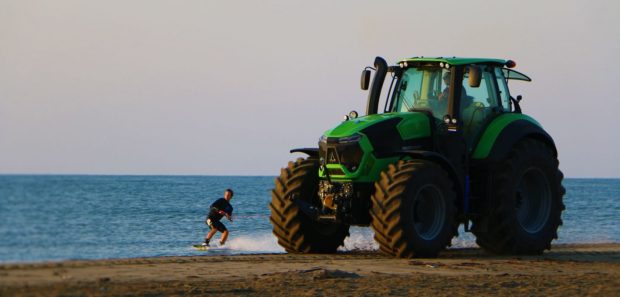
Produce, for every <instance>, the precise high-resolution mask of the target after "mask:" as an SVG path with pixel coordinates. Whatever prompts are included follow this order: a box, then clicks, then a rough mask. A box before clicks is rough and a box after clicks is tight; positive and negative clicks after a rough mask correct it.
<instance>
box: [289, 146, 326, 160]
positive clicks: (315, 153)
mask: <svg viewBox="0 0 620 297" xmlns="http://www.w3.org/2000/svg"><path fill="white" fill-rule="evenodd" d="M290 152H291V154H292V153H304V154H306V155H308V156H310V157H314V158H318V157H319V149H318V148H315V147H306V148H296V149H292V150H291V151H290Z"/></svg>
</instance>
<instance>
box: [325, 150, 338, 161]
mask: <svg viewBox="0 0 620 297" xmlns="http://www.w3.org/2000/svg"><path fill="white" fill-rule="evenodd" d="M327 162H329V163H338V159H337V158H336V153H335V152H334V151H332V150H330V151H329V155H328V156H327Z"/></svg>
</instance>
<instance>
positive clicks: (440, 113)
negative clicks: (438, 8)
mask: <svg viewBox="0 0 620 297" xmlns="http://www.w3.org/2000/svg"><path fill="white" fill-rule="evenodd" d="M514 65H515V63H514V62H513V61H510V60H508V61H506V60H498V59H472V58H410V59H405V60H402V61H400V62H399V63H398V64H397V65H396V66H391V67H387V68H386V69H387V72H388V73H391V76H392V80H391V82H390V88H389V92H388V95H387V100H385V106H384V110H383V112H384V113H402V112H415V111H422V112H428V113H430V114H431V115H432V117H433V118H434V119H435V125H436V127H437V128H438V129H437V131H439V132H441V131H447V130H449V131H453V132H454V131H461V132H462V134H463V136H464V138H465V139H466V143H467V147H468V151H469V152H471V151H472V150H473V148H474V146H475V144H476V140H477V139H478V138H479V137H480V136H481V133H482V132H483V131H482V130H483V128H484V127H486V124H488V123H489V122H490V121H492V120H493V119H494V118H496V117H497V116H498V115H500V114H502V113H507V112H513V111H515V112H520V108H519V107H518V101H517V100H515V99H512V100H511V96H510V93H509V90H508V86H507V79H508V78H511V79H519V80H525V81H530V79H529V77H527V76H526V75H524V74H521V73H519V72H516V71H514V70H512V69H509V68H506V67H514ZM380 68H381V67H378V69H380ZM375 79H381V76H380V75H375ZM379 83H380V82H377V84H373V86H377V85H378V84H379ZM362 88H364V87H362ZM370 93H372V91H371V92H370ZM378 102H379V100H377V99H374V98H371V99H369V104H378ZM513 102H514V103H513ZM369 110H375V109H374V107H373V108H369ZM376 110H378V108H377V109H376Z"/></svg>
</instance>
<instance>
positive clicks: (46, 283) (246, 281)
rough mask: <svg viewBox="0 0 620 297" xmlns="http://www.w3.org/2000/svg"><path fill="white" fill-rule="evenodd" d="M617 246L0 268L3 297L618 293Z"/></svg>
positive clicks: (619, 246) (200, 258)
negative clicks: (523, 252)
mask: <svg viewBox="0 0 620 297" xmlns="http://www.w3.org/2000/svg"><path fill="white" fill-rule="evenodd" d="M619 292H620V244H588V245H585V244H580V245H557V246H554V247H553V249H552V250H551V251H548V252H546V253H545V254H543V255H541V256H492V255H489V254H486V253H484V252H483V251H481V250H479V249H453V250H448V251H446V252H444V253H443V254H442V255H441V256H440V257H439V258H437V259H394V258H389V257H385V256H383V255H381V254H379V253H374V252H359V253H356V252H349V253H339V254H333V255H316V254H315V255H297V254H257V255H235V256H206V255H205V256H191V257H158V258H135V259H112V260H93V261H64V262H52V263H34V264H3V265H0V296H61V295H62V296H115V295H123V296H127V295H131V296H134V295H135V296H167V295H184V296H200V295H202V296H208V295H210V296H334V295H338V296H387V295H400V296H404V295H422V296H424V295H433V296H471V294H482V295H496V296H508V295H511V296H618V295H619V294H620V293H619Z"/></svg>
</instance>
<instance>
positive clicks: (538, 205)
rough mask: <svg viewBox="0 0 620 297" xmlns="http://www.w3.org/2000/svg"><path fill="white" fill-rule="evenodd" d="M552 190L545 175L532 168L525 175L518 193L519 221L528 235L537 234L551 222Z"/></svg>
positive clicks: (520, 182)
mask: <svg viewBox="0 0 620 297" xmlns="http://www.w3.org/2000/svg"><path fill="white" fill-rule="evenodd" d="M550 209H551V190H550V187H549V181H548V180H547V177H546V176H545V174H544V173H543V172H542V171H541V170H540V169H538V168H530V169H528V170H527V171H526V172H525V173H524V174H523V177H522V178H521V180H520V181H519V185H518V186H517V193H516V210H517V220H518V221H519V224H520V225H521V227H522V228H523V229H524V230H525V231H527V232H528V233H537V232H539V231H540V230H542V229H543V227H544V226H545V225H546V224H547V220H549V212H550Z"/></svg>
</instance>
